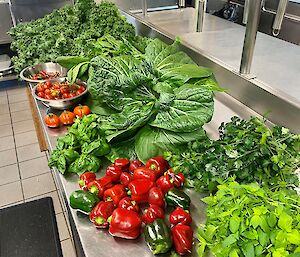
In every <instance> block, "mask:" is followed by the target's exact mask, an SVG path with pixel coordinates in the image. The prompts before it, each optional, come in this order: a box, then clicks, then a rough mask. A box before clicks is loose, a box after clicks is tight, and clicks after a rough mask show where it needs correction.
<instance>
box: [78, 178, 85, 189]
mask: <svg viewBox="0 0 300 257" xmlns="http://www.w3.org/2000/svg"><path fill="white" fill-rule="evenodd" d="M78 184H79V186H82V187H83V186H84V180H83V179H80V180H79V181H78Z"/></svg>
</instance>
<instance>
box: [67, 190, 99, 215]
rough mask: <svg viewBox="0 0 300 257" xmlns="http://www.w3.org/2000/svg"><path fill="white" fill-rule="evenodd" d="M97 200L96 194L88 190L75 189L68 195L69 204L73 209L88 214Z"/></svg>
mask: <svg viewBox="0 0 300 257" xmlns="http://www.w3.org/2000/svg"><path fill="white" fill-rule="evenodd" d="M98 202H99V198H98V197H97V195H95V194H92V193H90V192H89V191H83V190H76V191H74V192H73V193H72V194H71V195H70V205H71V207H72V208H73V209H76V210H80V211H82V212H84V213H86V214H89V213H90V212H91V211H92V210H93V208H94V206H95V205H96V204H97V203H98Z"/></svg>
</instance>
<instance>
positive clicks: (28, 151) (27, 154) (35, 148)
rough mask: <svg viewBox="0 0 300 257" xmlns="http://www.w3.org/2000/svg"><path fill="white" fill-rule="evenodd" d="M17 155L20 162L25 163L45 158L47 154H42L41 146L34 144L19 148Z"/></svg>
mask: <svg viewBox="0 0 300 257" xmlns="http://www.w3.org/2000/svg"><path fill="white" fill-rule="evenodd" d="M17 155H18V160H19V162H23V161H28V160H31V159H34V158H38V157H42V156H45V153H43V152H41V150H40V147H39V144H32V145H26V146H22V147H17Z"/></svg>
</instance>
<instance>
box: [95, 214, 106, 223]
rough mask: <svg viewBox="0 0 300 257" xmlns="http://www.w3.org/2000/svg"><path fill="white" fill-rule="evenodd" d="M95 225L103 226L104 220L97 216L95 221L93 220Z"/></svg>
mask: <svg viewBox="0 0 300 257" xmlns="http://www.w3.org/2000/svg"><path fill="white" fill-rule="evenodd" d="M95 223H96V224H97V225H103V224H104V223H105V219H104V218H102V217H101V216H98V217H97V218H96V219H95Z"/></svg>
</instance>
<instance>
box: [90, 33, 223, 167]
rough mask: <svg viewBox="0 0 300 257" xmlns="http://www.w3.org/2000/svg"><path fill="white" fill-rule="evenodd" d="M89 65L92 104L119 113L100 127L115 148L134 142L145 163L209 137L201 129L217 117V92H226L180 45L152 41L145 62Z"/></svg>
mask: <svg viewBox="0 0 300 257" xmlns="http://www.w3.org/2000/svg"><path fill="white" fill-rule="evenodd" d="M90 64H91V67H90V70H89V79H88V88H89V91H90V93H91V97H92V99H93V100H94V101H97V102H98V103H99V104H100V105H102V106H103V105H105V106H106V107H107V108H110V109H111V110H114V111H115V113H113V114H111V115H104V116H103V117H102V122H101V125H100V126H101V128H102V129H103V130H104V131H105V133H106V138H107V140H108V141H109V142H110V143H114V142H120V141H123V140H128V139H132V140H134V141H135V152H136V154H137V156H138V157H139V159H141V160H142V161H144V162H145V161H146V160H147V159H149V158H151V157H153V156H154V155H155V154H158V153H162V152H163V151H164V150H167V149H170V148H174V147H178V148H179V147H181V146H183V145H186V144H187V143H188V142H190V141H192V140H196V139H200V138H202V137H203V136H204V131H203V129H202V126H203V125H204V124H205V123H206V122H208V121H210V119H211V117H212V114H213V91H221V88H220V87H219V86H218V84H217V83H216V81H215V80H214V78H213V76H212V72H211V71H210V70H209V69H207V68H203V67H199V66H197V65H196V64H195V63H194V62H193V60H192V59H191V58H190V57H189V56H188V55H186V54H185V53H183V52H181V51H179V42H178V41H175V42H174V44H172V45H167V44H165V43H163V42H162V41H160V40H158V39H149V40H148V42H147V46H146V48H145V54H144V57H143V58H137V57H135V56H130V55H127V56H123V55H122V56H116V57H108V56H106V57H104V56H101V55H100V56H97V57H95V58H93V59H92V60H91V62H90ZM107 108H106V110H107ZM100 111H103V109H101V110H100ZM150 138H151V139H150Z"/></svg>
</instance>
